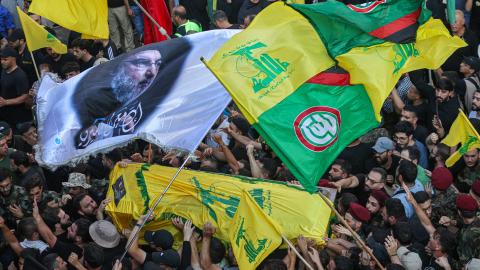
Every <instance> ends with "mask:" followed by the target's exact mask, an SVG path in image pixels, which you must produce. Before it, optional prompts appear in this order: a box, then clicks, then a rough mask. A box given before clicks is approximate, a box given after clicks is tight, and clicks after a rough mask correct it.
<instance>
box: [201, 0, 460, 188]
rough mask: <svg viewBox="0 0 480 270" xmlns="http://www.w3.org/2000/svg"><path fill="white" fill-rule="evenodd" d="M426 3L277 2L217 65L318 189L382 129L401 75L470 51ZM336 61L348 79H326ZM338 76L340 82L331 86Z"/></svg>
mask: <svg viewBox="0 0 480 270" xmlns="http://www.w3.org/2000/svg"><path fill="white" fill-rule="evenodd" d="M424 4H425V2H424V1H422V0H377V1H373V2H369V3H366V4H362V5H345V4H343V3H341V2H338V1H332V0H329V1H326V2H323V3H318V4H311V5H299V4H294V5H286V4H284V3H282V2H276V3H273V4H271V5H270V6H268V7H267V8H266V9H264V10H263V11H262V12H261V13H260V14H259V15H258V16H257V17H256V18H255V20H254V21H253V23H252V24H251V25H250V26H249V27H248V28H247V29H246V30H244V31H243V32H241V33H239V34H237V35H236V36H234V37H233V38H232V39H231V40H230V41H229V42H227V43H225V45H224V46H223V47H222V48H221V49H220V50H219V51H218V52H217V53H216V54H215V55H214V56H213V57H212V59H211V60H210V61H209V62H208V67H209V68H210V70H211V71H212V72H213V73H214V74H215V75H216V76H217V78H218V79H219V80H220V81H221V82H222V84H223V85H224V86H225V88H226V89H227V91H228V92H229V93H230V95H231V96H232V98H233V100H234V101H235V103H236V104H237V105H238V107H239V108H240V110H241V111H242V113H243V114H244V115H245V116H246V118H247V120H248V121H249V122H250V123H251V124H253V125H254V127H255V128H256V129H257V131H258V132H259V133H260V134H261V135H262V137H263V138H264V139H265V141H266V142H267V144H268V145H269V146H270V147H272V149H273V150H274V151H275V153H276V154H277V155H278V156H279V157H280V158H281V159H282V161H283V162H284V163H285V164H286V165H287V167H288V168H289V169H290V170H291V171H292V174H293V175H294V176H295V177H296V178H297V179H298V180H299V181H300V182H301V183H302V185H303V186H304V187H305V188H306V189H307V190H308V191H311V192H314V191H315V190H316V184H317V182H318V180H319V179H320V177H321V176H322V175H323V174H324V172H325V171H326V169H327V168H328V166H329V165H330V163H331V162H332V161H333V160H334V159H335V158H336V157H337V155H338V154H339V153H340V152H341V151H342V150H343V149H344V148H345V147H346V146H347V145H348V144H349V143H350V142H352V141H353V140H354V139H356V138H358V137H360V136H361V135H363V134H365V133H366V132H367V131H368V130H370V129H372V128H374V127H376V126H377V125H378V123H379V122H380V120H381V119H380V110H381V107H382V105H383V102H384V100H385V99H386V98H387V97H388V95H389V94H390V92H391V90H392V89H393V88H394V86H395V84H396V82H397V81H398V79H399V78H400V76H401V75H402V74H403V73H405V72H408V71H412V70H416V69H421V68H430V69H435V68H438V67H439V66H440V65H441V64H443V62H444V61H445V60H446V59H447V58H448V57H449V56H450V55H451V54H452V53H453V52H454V51H455V50H456V49H458V48H460V47H463V46H465V45H466V44H465V42H463V41H462V40H461V39H459V38H458V37H452V36H451V35H450V34H449V32H448V30H447V29H446V28H445V27H444V26H443V24H442V23H441V22H440V21H438V20H434V19H432V18H431V13H430V12H429V11H428V10H426V9H425V8H424ZM334 61H336V62H337V63H338V66H339V67H341V68H343V69H344V70H345V71H346V72H348V73H349V76H350V77H349V79H348V80H346V83H345V81H343V83H341V84H338V83H337V82H336V80H335V79H334V77H335V76H333V77H332V76H331V74H330V75H327V74H324V73H322V72H325V71H326V70H327V69H328V68H331V67H332V66H333V64H334ZM332 78H333V80H332Z"/></svg>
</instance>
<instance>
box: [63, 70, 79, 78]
mask: <svg viewBox="0 0 480 270" xmlns="http://www.w3.org/2000/svg"><path fill="white" fill-rule="evenodd" d="M78 74H80V71H70V72H67V73H65V80H68V79H70V78H73V77H75V76H77V75H78Z"/></svg>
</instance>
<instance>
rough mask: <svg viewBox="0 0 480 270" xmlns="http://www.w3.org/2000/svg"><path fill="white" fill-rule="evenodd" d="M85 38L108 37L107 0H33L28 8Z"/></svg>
mask: <svg viewBox="0 0 480 270" xmlns="http://www.w3.org/2000/svg"><path fill="white" fill-rule="evenodd" d="M28 11H30V12H32V13H35V14H38V15H40V16H42V17H45V18H47V19H48V20H50V21H52V22H54V23H56V24H58V25H61V26H63V27H65V28H67V29H70V30H73V31H75V32H78V33H82V38H85V39H97V38H98V39H108V37H109V32H108V6H107V0H33V1H32V4H31V5H30V8H29V10H28Z"/></svg>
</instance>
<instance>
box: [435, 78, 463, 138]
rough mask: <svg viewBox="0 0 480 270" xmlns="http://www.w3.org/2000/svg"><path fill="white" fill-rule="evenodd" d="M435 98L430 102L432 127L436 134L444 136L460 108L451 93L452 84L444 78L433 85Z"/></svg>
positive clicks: (458, 101)
mask: <svg viewBox="0 0 480 270" xmlns="http://www.w3.org/2000/svg"><path fill="white" fill-rule="evenodd" d="M435 98H436V99H435V100H430V110H431V113H432V115H434V117H433V119H432V125H433V128H435V129H436V131H437V133H439V134H441V133H443V134H444V135H446V134H448V132H449V131H450V127H451V126H452V124H453V121H455V118H457V115H458V109H459V108H460V100H459V99H458V97H457V96H456V95H455V92H454V91H453V83H452V82H451V81H450V80H448V79H445V78H442V79H440V80H438V82H437V83H436V85H435ZM441 129H443V130H441Z"/></svg>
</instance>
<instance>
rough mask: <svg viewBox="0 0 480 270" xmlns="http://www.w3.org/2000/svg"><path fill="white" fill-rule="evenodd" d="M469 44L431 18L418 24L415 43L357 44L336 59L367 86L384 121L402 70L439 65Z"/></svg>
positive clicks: (353, 82) (351, 77)
mask: <svg viewBox="0 0 480 270" xmlns="http://www.w3.org/2000/svg"><path fill="white" fill-rule="evenodd" d="M466 45H467V44H466V43H465V42H464V41H463V40H461V39H460V38H459V37H452V36H451V35H450V33H449V32H448V30H447V28H445V26H444V25H443V23H442V22H441V21H440V20H436V19H430V20H428V21H427V22H426V23H424V24H423V25H421V26H420V27H419V28H418V30H417V37H416V42H415V43H408V44H395V43H390V42H386V43H382V44H380V45H375V46H371V47H366V48H354V49H352V50H350V51H349V52H348V53H345V54H342V55H339V56H337V57H336V60H338V63H339V65H340V66H341V67H342V68H344V69H345V70H347V71H348V72H349V73H350V83H351V84H363V85H364V86H365V88H366V90H367V93H368V96H369V97H370V100H371V101H372V104H373V108H374V110H375V113H376V116H377V119H378V120H379V121H380V120H381V119H380V110H381V108H382V105H383V102H384V100H385V99H387V97H388V95H389V94H390V92H391V91H392V90H393V88H394V87H395V84H396V83H397V81H398V79H399V78H400V76H401V75H402V74H404V73H406V72H409V71H412V70H417V69H422V68H427V69H436V68H438V67H440V66H441V65H442V64H443V63H444V62H445V60H446V59H447V58H448V57H449V56H450V55H451V54H452V53H453V52H454V51H456V50H457V49H458V48H461V47H465V46H466Z"/></svg>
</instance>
